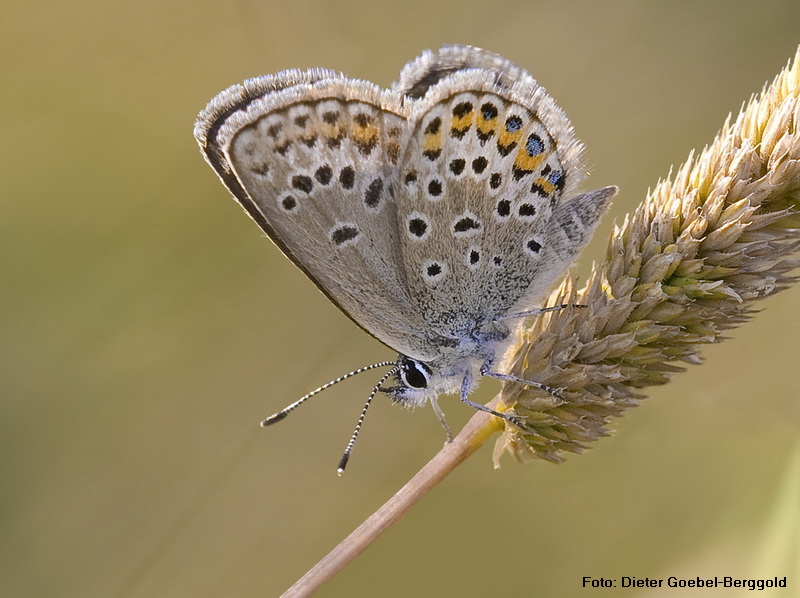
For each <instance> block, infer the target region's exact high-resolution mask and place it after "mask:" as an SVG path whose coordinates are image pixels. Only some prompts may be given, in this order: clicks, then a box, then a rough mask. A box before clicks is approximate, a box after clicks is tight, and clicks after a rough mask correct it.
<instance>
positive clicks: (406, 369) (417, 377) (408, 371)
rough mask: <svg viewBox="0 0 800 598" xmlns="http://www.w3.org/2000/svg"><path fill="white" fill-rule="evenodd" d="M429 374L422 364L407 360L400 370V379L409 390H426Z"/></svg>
mask: <svg viewBox="0 0 800 598" xmlns="http://www.w3.org/2000/svg"><path fill="white" fill-rule="evenodd" d="M430 373H431V372H430V370H429V369H428V368H427V367H425V365H423V364H422V363H420V362H418V361H414V360H413V359H408V360H407V361H406V362H405V364H403V368H402V369H401V370H400V379H401V380H402V382H403V384H405V385H406V386H408V387H409V388H427V387H428V378H429V376H430Z"/></svg>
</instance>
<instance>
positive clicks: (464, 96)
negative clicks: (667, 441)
mask: <svg viewBox="0 0 800 598" xmlns="http://www.w3.org/2000/svg"><path fill="white" fill-rule="evenodd" d="M441 53H442V55H441V56H439V55H423V57H421V58H420V59H418V60H417V66H413V65H414V64H415V63H412V66H410V67H407V68H406V69H405V70H404V72H403V76H401V81H400V83H399V84H397V85H396V87H397V88H398V89H402V90H405V91H406V92H407V93H412V94H415V95H416V96H418V97H420V98H421V99H420V101H419V102H418V103H417V104H416V105H415V107H414V110H413V112H412V113H411V114H410V116H409V125H408V131H407V137H406V138H405V139H404V144H403V151H402V154H401V159H400V163H399V183H400V187H399V192H398V196H397V203H398V208H399V214H401V215H402V220H401V222H400V226H401V232H402V234H401V250H402V255H403V265H404V268H405V271H406V278H407V280H408V284H409V288H410V289H411V296H412V299H413V300H414V301H415V303H416V305H417V307H418V309H419V311H420V313H422V314H423V316H424V317H425V319H426V321H427V322H428V323H429V325H430V326H431V327H432V328H433V329H434V330H435V331H437V332H438V333H439V334H441V335H442V336H445V337H452V338H465V335H469V334H470V333H471V332H472V331H474V330H475V329H476V328H477V326H478V325H480V324H481V323H484V322H488V321H491V320H495V319H498V318H501V317H502V316H504V315H508V314H510V313H514V312H516V311H522V310H524V309H528V308H530V307H534V306H535V302H536V301H537V300H538V299H540V298H541V297H542V296H543V295H544V294H545V293H547V292H548V291H549V290H550V288H551V286H552V284H553V283H554V282H555V280H556V279H557V277H558V276H559V275H561V274H563V271H564V270H565V269H566V268H567V267H568V266H569V263H570V262H571V261H572V260H573V259H574V257H575V256H576V255H577V253H578V251H579V250H580V249H581V248H582V247H583V245H584V244H585V242H586V241H587V240H588V238H589V237H590V235H591V232H592V231H593V229H594V226H595V224H596V223H597V222H598V220H599V218H600V216H601V215H602V213H603V211H604V209H605V207H606V205H607V203H608V200H609V199H610V197H611V196H613V195H614V193H615V189H614V188H609V189H606V190H601V191H598V192H592V193H589V194H585V195H582V196H578V197H575V198H573V199H571V200H569V201H565V200H564V198H569V197H571V196H573V195H574V194H575V189H576V187H577V186H578V185H579V183H580V181H581V179H582V178H583V174H584V173H583V166H582V163H581V160H580V153H581V149H582V147H581V145H580V143H579V142H578V141H577V140H576V139H575V137H574V135H573V133H572V127H571V125H570V122H569V120H568V119H567V117H566V116H565V115H564V113H563V112H562V111H561V109H560V108H558V106H556V104H555V102H554V101H553V100H552V99H551V98H550V97H549V96H548V95H547V94H546V93H545V91H544V89H543V88H542V87H541V86H539V85H538V84H537V83H536V81H535V80H533V78H532V77H530V76H529V75H527V74H526V73H525V72H524V71H523V70H522V69H519V68H518V67H514V66H513V65H510V63H508V62H507V61H505V60H503V59H500V58H499V57H496V56H494V55H492V54H489V53H487V52H483V51H479V50H475V49H472V48H465V47H450V48H445V49H443V50H442V51H441ZM426 73H427V74H426Z"/></svg>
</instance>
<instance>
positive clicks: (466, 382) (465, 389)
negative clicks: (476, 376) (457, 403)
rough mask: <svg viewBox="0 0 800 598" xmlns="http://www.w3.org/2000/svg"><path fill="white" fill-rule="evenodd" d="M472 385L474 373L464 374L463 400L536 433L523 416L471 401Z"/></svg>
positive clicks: (479, 409) (480, 409)
mask: <svg viewBox="0 0 800 598" xmlns="http://www.w3.org/2000/svg"><path fill="white" fill-rule="evenodd" d="M471 387H472V374H467V375H466V376H464V381H463V382H462V383H461V402H462V403H465V404H466V405H469V406H470V407H472V408H473V409H477V410H478V411H485V412H486V413H491V414H492V415H494V416H495V417H499V418H500V419H502V420H505V421H507V422H509V423H511V424H514V425H515V426H517V427H518V428H522V429H523V430H526V431H528V432H532V433H534V434H535V433H536V431H535V430H533V429H532V428H529V427H528V426H527V424H526V423H525V421H524V420H523V419H522V418H521V417H516V416H514V415H508V414H507V413H500V412H499V411H495V410H494V409H492V408H491V407H487V406H486V405H481V404H480V403H476V402H475V401H470V400H469V398H468V395H469V389H470V388H471Z"/></svg>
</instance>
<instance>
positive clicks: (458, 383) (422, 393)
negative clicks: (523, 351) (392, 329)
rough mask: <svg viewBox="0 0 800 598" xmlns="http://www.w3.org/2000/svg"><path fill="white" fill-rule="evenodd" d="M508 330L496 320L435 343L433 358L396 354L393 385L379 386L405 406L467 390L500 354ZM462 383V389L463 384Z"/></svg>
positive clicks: (469, 390) (506, 340)
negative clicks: (395, 375) (437, 346)
mask: <svg viewBox="0 0 800 598" xmlns="http://www.w3.org/2000/svg"><path fill="white" fill-rule="evenodd" d="M510 338H511V330H510V329H509V327H508V326H507V325H506V324H505V323H503V322H500V321H493V322H487V323H484V324H482V325H480V326H477V327H476V328H475V329H474V330H473V331H472V332H471V334H469V335H466V336H464V337H462V338H460V339H453V342H441V343H439V344H438V345H439V347H440V349H439V352H438V355H437V356H436V357H434V358H433V359H429V360H426V361H423V360H420V359H415V358H413V357H409V356H408V355H403V354H400V355H398V357H397V367H398V368H399V371H398V373H397V385H396V386H392V387H389V388H386V389H383V390H384V391H385V392H386V393H388V394H389V396H390V397H391V399H392V400H393V401H395V402H397V403H400V404H402V405H404V406H408V407H416V406H421V405H424V404H425V403H426V402H427V401H428V400H431V399H436V397H438V396H439V395H440V394H450V393H458V392H461V391H462V390H466V392H467V394H468V393H469V392H471V391H472V390H473V389H474V388H475V387H476V386H477V384H478V381H479V380H480V377H481V376H482V371H481V370H482V368H484V367H485V366H487V365H489V364H491V363H492V362H493V361H494V359H495V356H496V355H500V354H502V353H503V351H504V349H505V347H506V346H507V344H508V342H509V340H510ZM465 384H466V389H463V386H464V385H465Z"/></svg>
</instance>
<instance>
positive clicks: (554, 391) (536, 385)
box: [481, 359, 564, 399]
mask: <svg viewBox="0 0 800 598" xmlns="http://www.w3.org/2000/svg"><path fill="white" fill-rule="evenodd" d="M490 367H492V360H490V359H487V360H486V362H485V363H484V364H483V365H482V366H481V376H489V377H490V378H497V379H498V380H503V381H504V382H517V383H519V384H524V385H525V386H532V387H533V388H538V389H539V390H543V391H545V392H546V393H548V394H551V395H553V396H554V397H555V398H557V399H563V398H564V396H563V395H562V394H561V391H560V390H559V389H557V388H553V387H552V386H547V384H542V383H541V382H534V381H533V380H525V379H524V378H520V377H519V376H512V375H511V374H501V373H500V372H490V371H489V368H490Z"/></svg>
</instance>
